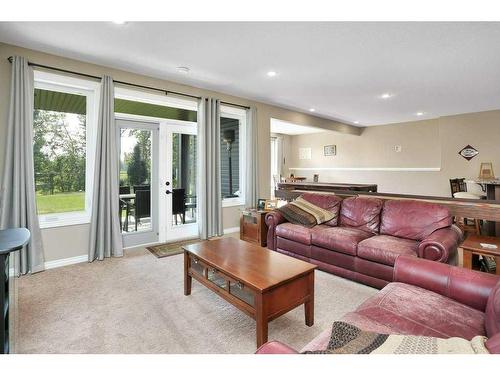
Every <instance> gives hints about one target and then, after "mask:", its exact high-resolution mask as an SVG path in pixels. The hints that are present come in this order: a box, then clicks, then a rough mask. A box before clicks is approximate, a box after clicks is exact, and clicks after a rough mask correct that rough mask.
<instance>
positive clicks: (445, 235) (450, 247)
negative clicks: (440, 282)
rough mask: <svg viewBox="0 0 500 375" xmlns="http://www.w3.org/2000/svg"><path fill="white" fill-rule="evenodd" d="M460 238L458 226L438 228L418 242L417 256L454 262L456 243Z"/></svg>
mask: <svg viewBox="0 0 500 375" xmlns="http://www.w3.org/2000/svg"><path fill="white" fill-rule="evenodd" d="M461 240H462V235H461V232H460V229H458V228H455V227H449V228H443V229H438V230H436V231H435V232H433V233H432V234H431V235H429V236H428V237H427V238H425V239H424V240H423V241H422V242H420V244H419V245H418V256H419V258H424V259H429V260H433V261H436V262H442V263H450V264H456V263H457V260H458V252H457V249H458V244H459V243H460V242H461Z"/></svg>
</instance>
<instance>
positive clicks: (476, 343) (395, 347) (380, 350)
mask: <svg viewBox="0 0 500 375" xmlns="http://www.w3.org/2000/svg"><path fill="white" fill-rule="evenodd" d="M485 341H486V337H483V336H476V337H474V338H473V339H472V340H471V341H468V340H465V339H462V338H460V337H452V338H449V339H441V338H437V337H426V336H410V335H386V334H379V333H374V332H367V331H362V330H361V329H359V328H358V327H355V326H353V325H351V324H348V323H344V322H334V323H333V328H332V334H331V336H330V342H329V343H328V347H327V348H326V350H317V351H306V352H304V354H488V353H489V352H488V349H486V347H485Z"/></svg>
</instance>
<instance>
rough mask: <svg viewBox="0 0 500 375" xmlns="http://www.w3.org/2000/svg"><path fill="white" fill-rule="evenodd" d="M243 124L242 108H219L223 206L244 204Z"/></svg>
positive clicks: (244, 123)
mask: <svg viewBox="0 0 500 375" xmlns="http://www.w3.org/2000/svg"><path fill="white" fill-rule="evenodd" d="M245 126H246V112H245V111H244V110H241V109H239V108H232V107H222V108H221V119H220V135H221V139H220V161H221V192H222V204H223V206H225V207H228V206H236V205H242V204H245V197H244V191H245V182H244V177H245V171H244V168H245V163H244V161H245Z"/></svg>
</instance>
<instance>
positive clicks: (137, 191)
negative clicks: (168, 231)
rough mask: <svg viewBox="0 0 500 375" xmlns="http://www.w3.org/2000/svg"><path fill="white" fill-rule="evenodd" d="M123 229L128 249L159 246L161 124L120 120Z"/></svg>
mask: <svg viewBox="0 0 500 375" xmlns="http://www.w3.org/2000/svg"><path fill="white" fill-rule="evenodd" d="M116 124H117V131H118V140H119V148H120V150H119V158H120V191H119V197H117V199H118V200H119V214H120V228H121V232H122V235H123V245H124V247H131V246H138V245H145V244H150V243H157V242H158V240H159V230H158V228H159V223H158V192H159V189H158V185H159V184H158V141H159V124H158V123H149V122H141V121H131V120H116Z"/></svg>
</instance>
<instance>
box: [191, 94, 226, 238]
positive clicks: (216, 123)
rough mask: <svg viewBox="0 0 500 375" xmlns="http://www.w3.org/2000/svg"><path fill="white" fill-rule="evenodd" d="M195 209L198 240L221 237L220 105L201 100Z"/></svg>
mask: <svg viewBox="0 0 500 375" xmlns="http://www.w3.org/2000/svg"><path fill="white" fill-rule="evenodd" d="M197 140H198V144H197V147H198V155H199V156H198V176H199V178H198V199H197V202H198V207H199V211H200V213H199V217H198V219H199V220H198V225H199V234H200V238H201V239H207V238H210V237H215V236H222V234H223V228H222V193H221V180H220V178H221V177H220V103H219V100H217V99H213V98H201V100H200V102H199V106H198V136H197Z"/></svg>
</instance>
